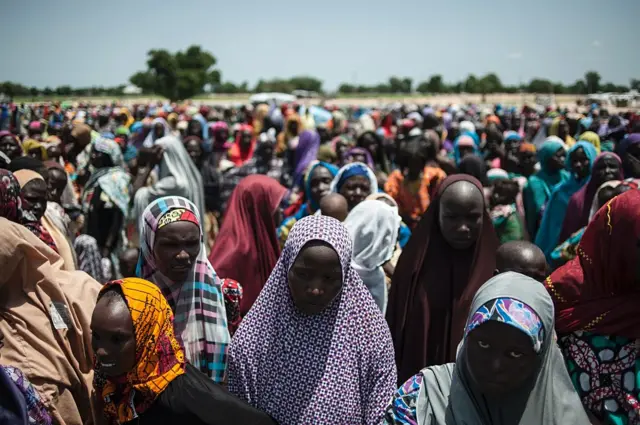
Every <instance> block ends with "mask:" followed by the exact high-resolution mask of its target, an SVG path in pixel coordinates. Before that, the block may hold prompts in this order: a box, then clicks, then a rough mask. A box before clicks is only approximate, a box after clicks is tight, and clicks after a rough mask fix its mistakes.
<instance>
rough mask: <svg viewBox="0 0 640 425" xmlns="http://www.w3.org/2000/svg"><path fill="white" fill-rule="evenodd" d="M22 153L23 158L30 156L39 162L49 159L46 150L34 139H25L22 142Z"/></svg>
mask: <svg viewBox="0 0 640 425" xmlns="http://www.w3.org/2000/svg"><path fill="white" fill-rule="evenodd" d="M22 151H23V152H24V155H25V156H30V157H32V158H35V159H37V160H39V161H46V160H47V159H49V156H48V154H47V148H45V146H44V144H43V143H42V142H41V141H39V140H36V139H27V140H25V141H24V142H22Z"/></svg>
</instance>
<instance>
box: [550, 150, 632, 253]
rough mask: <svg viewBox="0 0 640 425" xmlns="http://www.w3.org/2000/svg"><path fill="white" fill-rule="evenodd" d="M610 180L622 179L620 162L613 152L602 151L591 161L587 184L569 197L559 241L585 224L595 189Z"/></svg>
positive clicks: (587, 220)
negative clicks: (591, 165) (591, 167)
mask: <svg viewBox="0 0 640 425" xmlns="http://www.w3.org/2000/svg"><path fill="white" fill-rule="evenodd" d="M611 180H622V162H621V161H620V157H618V155H616V154H615V153H612V152H604V153H601V154H600V155H598V156H597V157H596V159H595V160H594V161H593V169H592V170H591V178H590V179H589V181H588V182H587V184H585V185H584V186H582V188H581V189H580V190H579V191H577V192H576V193H574V194H573V195H572V196H571V198H569V204H568V205H567V212H566V214H565V217H564V221H563V223H562V230H561V231H560V238H559V240H560V241H564V240H565V239H567V238H568V237H569V236H571V235H572V234H573V233H575V232H577V231H578V230H580V228H582V227H584V226H586V225H587V223H588V222H589V214H590V212H591V206H592V204H593V199H594V197H595V195H596V191H597V190H598V188H599V187H600V186H602V184H603V183H606V182H608V181H611Z"/></svg>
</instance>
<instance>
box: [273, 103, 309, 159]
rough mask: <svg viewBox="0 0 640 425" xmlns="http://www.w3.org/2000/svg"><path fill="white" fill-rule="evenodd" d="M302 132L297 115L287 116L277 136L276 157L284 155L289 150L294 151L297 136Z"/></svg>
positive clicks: (296, 144)
mask: <svg viewBox="0 0 640 425" xmlns="http://www.w3.org/2000/svg"><path fill="white" fill-rule="evenodd" d="M302 130H304V129H303V128H302V122H301V120H300V116H299V115H298V114H295V113H293V114H291V115H289V116H288V117H287V118H286V120H285V122H284V130H283V131H282V132H281V133H280V134H278V145H277V149H276V150H277V152H278V155H284V153H285V152H286V151H287V149H289V150H295V148H296V147H297V146H298V136H299V135H300V133H301V132H302Z"/></svg>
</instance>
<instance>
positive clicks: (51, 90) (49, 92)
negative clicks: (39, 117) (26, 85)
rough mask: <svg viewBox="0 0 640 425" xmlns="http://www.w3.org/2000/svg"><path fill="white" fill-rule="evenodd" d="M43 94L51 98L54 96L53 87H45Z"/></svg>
mask: <svg viewBox="0 0 640 425" xmlns="http://www.w3.org/2000/svg"><path fill="white" fill-rule="evenodd" d="M42 94H44V95H45V96H51V95H52V94H53V89H52V88H51V87H45V88H44V90H42Z"/></svg>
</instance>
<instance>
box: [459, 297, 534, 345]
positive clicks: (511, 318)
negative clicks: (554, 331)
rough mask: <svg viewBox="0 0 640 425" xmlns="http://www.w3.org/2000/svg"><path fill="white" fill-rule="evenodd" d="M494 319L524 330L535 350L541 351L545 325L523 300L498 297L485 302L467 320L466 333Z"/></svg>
mask: <svg viewBox="0 0 640 425" xmlns="http://www.w3.org/2000/svg"><path fill="white" fill-rule="evenodd" d="M489 320H493V321H496V322H501V323H506V324H507V325H511V326H513V327H515V328H516V329H518V330H520V331H522V332H524V333H525V334H527V335H528V336H529V338H530V339H531V343H532V345H533V351H535V352H536V353H540V351H541V350H542V344H543V342H544V340H545V331H544V326H543V325H542V320H540V317H539V316H538V315H537V314H536V312H535V311H534V310H533V309H532V308H531V307H529V306H528V305H527V304H525V303H523V302H522V301H518V300H517V299H513V298H496V299H494V300H491V301H488V302H487V303H485V304H483V305H482V306H481V307H480V308H479V309H477V310H476V311H475V312H474V313H473V314H472V315H470V318H469V320H468V321H467V327H466V328H465V335H468V334H469V332H471V331H472V330H474V329H475V328H477V327H478V326H480V325H481V324H483V323H485V322H487V321H489Z"/></svg>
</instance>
